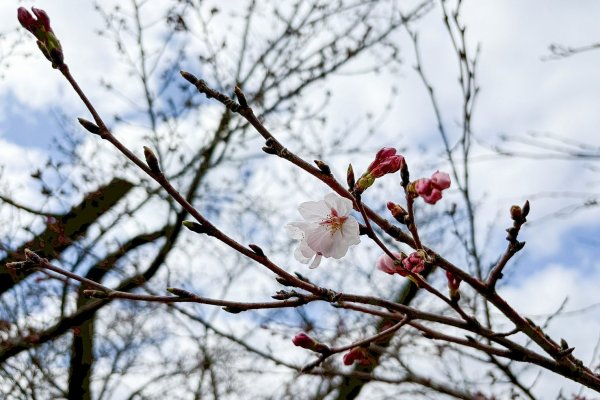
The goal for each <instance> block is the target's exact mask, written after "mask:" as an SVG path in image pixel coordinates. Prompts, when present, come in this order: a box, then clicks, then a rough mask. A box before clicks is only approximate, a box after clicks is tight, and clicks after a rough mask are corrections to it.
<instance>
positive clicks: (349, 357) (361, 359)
mask: <svg viewBox="0 0 600 400" xmlns="http://www.w3.org/2000/svg"><path fill="white" fill-rule="evenodd" d="M354 362H358V363H359V364H360V365H364V366H367V365H371V364H372V363H373V359H372V358H371V357H369V354H368V352H367V349H365V348H364V347H354V348H353V349H351V350H350V351H348V352H347V353H346V354H344V365H352V364H354Z"/></svg>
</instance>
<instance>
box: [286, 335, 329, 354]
mask: <svg viewBox="0 0 600 400" xmlns="http://www.w3.org/2000/svg"><path fill="white" fill-rule="evenodd" d="M292 343H294V345H295V346H298V347H302V348H303V349H307V350H312V351H316V352H317V353H325V352H327V351H328V350H329V347H327V346H326V345H324V344H323V343H320V342H317V341H316V340H315V339H313V338H311V337H310V336H308V335H307V334H306V333H304V332H300V333H298V334H297V335H296V336H294V337H293V338H292Z"/></svg>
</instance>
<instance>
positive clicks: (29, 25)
mask: <svg viewBox="0 0 600 400" xmlns="http://www.w3.org/2000/svg"><path fill="white" fill-rule="evenodd" d="M17 19H18V20H19V22H20V23H21V26H22V27H23V28H25V29H27V30H28V31H29V32H31V33H33V26H34V24H35V18H33V15H31V14H30V13H29V11H27V9H26V8H25V7H19V8H18V9H17Z"/></svg>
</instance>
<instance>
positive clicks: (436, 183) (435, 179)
mask: <svg viewBox="0 0 600 400" xmlns="http://www.w3.org/2000/svg"><path fill="white" fill-rule="evenodd" d="M431 184H432V185H433V187H435V188H436V189H438V190H444V189H448V188H449V187H450V175H448V174H447V173H445V172H440V171H436V172H435V173H434V174H433V175H431Z"/></svg>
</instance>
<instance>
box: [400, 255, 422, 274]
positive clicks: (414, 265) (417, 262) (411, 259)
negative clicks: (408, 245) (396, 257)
mask: <svg viewBox="0 0 600 400" xmlns="http://www.w3.org/2000/svg"><path fill="white" fill-rule="evenodd" d="M402 265H403V266H404V268H406V269H407V270H409V271H411V272H412V273H414V274H419V273H421V271H423V270H424V269H425V261H424V260H423V258H422V257H421V254H419V252H418V251H415V252H414V253H411V254H410V255H409V256H408V257H406V258H405V259H404V260H402ZM405 275H406V273H405Z"/></svg>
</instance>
